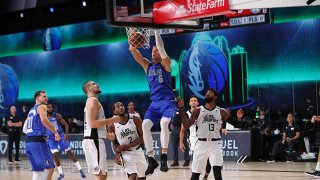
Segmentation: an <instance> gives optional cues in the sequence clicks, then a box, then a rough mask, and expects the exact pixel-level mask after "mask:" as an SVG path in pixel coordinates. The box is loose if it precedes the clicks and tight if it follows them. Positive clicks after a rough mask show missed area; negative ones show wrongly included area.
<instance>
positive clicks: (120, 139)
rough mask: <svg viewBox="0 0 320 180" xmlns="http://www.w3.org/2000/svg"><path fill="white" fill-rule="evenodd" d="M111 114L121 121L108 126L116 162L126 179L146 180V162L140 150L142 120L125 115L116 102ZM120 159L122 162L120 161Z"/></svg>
mask: <svg viewBox="0 0 320 180" xmlns="http://www.w3.org/2000/svg"><path fill="white" fill-rule="evenodd" d="M112 110H113V113H114V114H115V115H117V116H119V117H121V121H120V122H118V123H114V124H112V125H110V126H108V131H109V132H110V133H115V136H116V140H114V141H113V144H114V147H116V148H115V150H116V159H115V160H116V162H117V163H118V164H120V165H122V166H123V167H124V170H125V171H126V173H127V174H128V179H132V180H135V179H146V178H145V171H146V169H147V166H148V164H147V162H146V159H145V156H144V152H143V150H142V148H141V144H142V143H143V137H142V120H141V119H140V118H139V117H137V116H134V115H132V114H125V108H124V106H123V104H122V103H121V102H116V103H115V104H114V105H113V107H112ZM121 158H122V162H121V160H120V159H121Z"/></svg>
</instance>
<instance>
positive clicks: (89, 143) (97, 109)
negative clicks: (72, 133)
mask: <svg viewBox="0 0 320 180" xmlns="http://www.w3.org/2000/svg"><path fill="white" fill-rule="evenodd" d="M82 90H83V92H84V93H85V94H86V95H87V96H88V98H87V101H86V106H85V108H84V139H83V141H82V148H83V151H84V154H85V156H86V162H87V165H88V170H89V172H90V173H93V174H95V175H96V179H106V178H107V173H106V171H107V152H106V146H105V143H104V140H103V139H106V138H107V128H106V126H107V125H110V124H112V123H115V122H119V120H120V118H119V117H118V116H115V117H112V118H109V119H105V116H104V110H103V107H102V105H101V104H100V102H99V100H98V96H99V94H100V93H101V90H100V88H99V85H98V84H96V83H95V82H93V81H87V82H85V83H84V84H83V85H82Z"/></svg>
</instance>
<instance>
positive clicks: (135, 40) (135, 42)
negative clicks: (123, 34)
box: [129, 32, 146, 48]
mask: <svg viewBox="0 0 320 180" xmlns="http://www.w3.org/2000/svg"><path fill="white" fill-rule="evenodd" d="M144 43H146V38H145V36H144V35H143V34H142V33H141V32H133V33H131V34H130V37H129V44H130V45H131V46H133V47H135V48H141V47H142V46H143V45H144Z"/></svg>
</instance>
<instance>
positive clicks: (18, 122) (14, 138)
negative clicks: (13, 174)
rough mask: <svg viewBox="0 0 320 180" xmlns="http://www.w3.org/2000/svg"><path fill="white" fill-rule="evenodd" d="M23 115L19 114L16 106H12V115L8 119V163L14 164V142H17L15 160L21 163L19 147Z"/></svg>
mask: <svg viewBox="0 0 320 180" xmlns="http://www.w3.org/2000/svg"><path fill="white" fill-rule="evenodd" d="M22 121H23V119H22V117H21V116H17V109H16V107H15V106H11V107H10V116H9V118H8V119H7V123H8V144H9V152H8V164H13V160H12V149H13V142H14V143H15V147H16V153H15V159H14V161H15V162H16V163H20V159H19V149H20V136H21V127H22Z"/></svg>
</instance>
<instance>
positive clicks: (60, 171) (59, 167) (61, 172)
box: [57, 166, 63, 174]
mask: <svg viewBox="0 0 320 180" xmlns="http://www.w3.org/2000/svg"><path fill="white" fill-rule="evenodd" d="M57 169H58V172H59V174H63V170H62V167H61V166H57Z"/></svg>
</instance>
